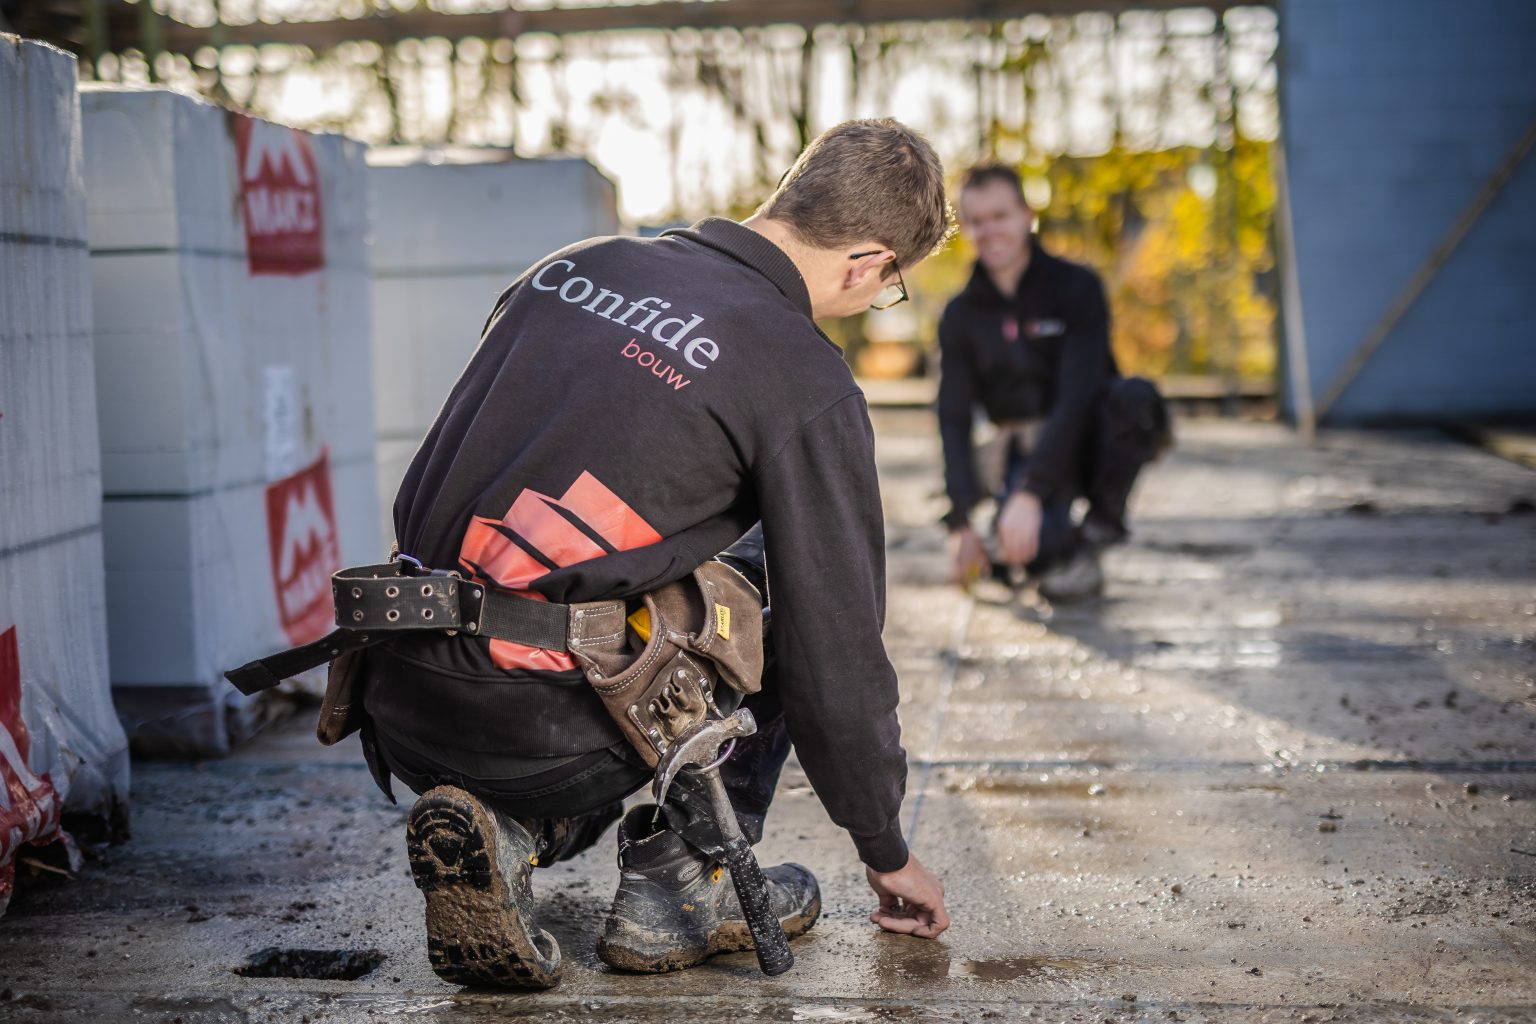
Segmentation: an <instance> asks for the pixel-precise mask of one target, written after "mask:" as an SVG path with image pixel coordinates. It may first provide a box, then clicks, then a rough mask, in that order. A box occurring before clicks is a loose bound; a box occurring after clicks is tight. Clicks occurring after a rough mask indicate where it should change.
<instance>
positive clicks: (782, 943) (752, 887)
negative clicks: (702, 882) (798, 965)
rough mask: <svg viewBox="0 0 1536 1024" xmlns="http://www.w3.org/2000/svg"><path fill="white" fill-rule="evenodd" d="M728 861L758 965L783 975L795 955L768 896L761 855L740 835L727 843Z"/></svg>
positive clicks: (791, 963) (793, 961) (726, 858)
mask: <svg viewBox="0 0 1536 1024" xmlns="http://www.w3.org/2000/svg"><path fill="white" fill-rule="evenodd" d="M725 863H726V865H727V866H728V867H729V868H730V869H731V882H732V883H733V884H734V885H735V886H736V898H737V899H738V900H740V901H741V909H742V912H743V913H744V914H746V915H747V927H748V928H749V929H751V931H752V943H753V945H754V947H756V949H757V964H758V966H759V967H761V968H762V969H763V973H764V974H766V975H768V976H769V977H773V976H774V975H778V974H783V973H784V972H785V971H787V970H789V969H790V968H791V967H793V966H794V965H795V954H793V953H791V952H790V951H789V940H788V939H786V938H785V937H784V929H783V928H781V927H779V919H778V917H777V915H775V914H774V912H773V905H772V901H771V900H770V899H769V897H768V880H767V879H765V878H764V877H763V871H762V869H761V868H760V867H758V866H757V857H756V856H755V855H754V854H753V853H752V846H751V844H749V843H748V842H747V841H746V839H744V838H742V837H740V836H737V837H736V838H735V839H731V840H728V841H727V842H726V844H725Z"/></svg>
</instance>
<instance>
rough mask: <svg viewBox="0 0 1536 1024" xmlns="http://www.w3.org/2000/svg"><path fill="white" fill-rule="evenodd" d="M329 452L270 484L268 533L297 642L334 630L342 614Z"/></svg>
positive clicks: (285, 616)
mask: <svg viewBox="0 0 1536 1024" xmlns="http://www.w3.org/2000/svg"><path fill="white" fill-rule="evenodd" d="M335 509H336V506H335V504H334V503H333V502H332V500H331V460H330V455H329V454H328V453H324V452H322V453H321V455H320V458H319V459H318V460H317V461H316V462H315V463H314V464H313V465H311V466H309V467H308V468H307V469H302V470H300V471H299V472H297V473H295V474H294V475H293V476H290V477H285V478H284V479H282V480H279V481H277V482H276V483H273V484H269V485H268V486H267V539H268V541H270V543H271V550H272V584H273V586H274V587H275V588H276V590H277V613H278V618H279V619H281V620H282V623H283V632H284V633H286V634H288V639H289V641H290V642H292V643H293V644H295V645H299V644H307V643H309V642H310V641H311V640H318V639H320V638H321V637H322V636H324V635H325V634H326V633H329V632H330V631H331V629H332V627H333V624H334V622H335V619H336V609H335V605H334V604H332V603H331V573H333V572H335V571H336V570H337V569H339V568H341V544H340V543H339V542H338V541H337V539H336V511H335Z"/></svg>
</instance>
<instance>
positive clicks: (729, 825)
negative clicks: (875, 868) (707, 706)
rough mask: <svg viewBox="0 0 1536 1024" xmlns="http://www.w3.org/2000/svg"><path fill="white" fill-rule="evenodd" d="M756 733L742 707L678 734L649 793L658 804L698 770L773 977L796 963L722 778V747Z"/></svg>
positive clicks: (762, 963) (760, 957) (763, 962)
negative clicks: (682, 775) (685, 774)
mask: <svg viewBox="0 0 1536 1024" xmlns="http://www.w3.org/2000/svg"><path fill="white" fill-rule="evenodd" d="M756 731H757V722H756V721H754V720H753V718H752V712H750V711H748V710H747V709H746V708H742V709H740V710H739V711H737V712H736V713H735V714H734V715H731V716H730V717H729V718H706V719H705V720H704V721H702V722H700V723H699V724H698V725H695V726H692V727H691V728H689V729H688V730H687V731H685V732H684V733H683V734H682V735H681V736H679V737H678V738H677V740H676V742H674V743H673V744H672V745H671V746H669V747H668V748H667V750H666V753H664V754H662V756H661V761H660V763H659V764H657V765H656V778H655V780H654V781H653V782H652V784H651V792H652V793H653V794H654V795H655V797H656V804H657V806H660V805H661V804H662V803H664V802H665V801H666V799H667V790H669V789H671V788H672V782H673V780H675V779H676V778H677V773H678V772H680V771H681V770H682V769H683V768H684V767H685V766H686V765H690V764H691V765H695V766H697V769H698V770H697V772H696V774H698V775H699V776H700V778H702V779H703V781H704V788H705V791H706V792H707V793H708V795H709V807H710V816H711V817H713V818H714V819H715V828H716V829H717V830H718V831H719V833H720V845H721V847H722V848H723V850H724V856H725V863H726V866H727V867H729V868H730V869H731V884H732V885H734V886H735V887H736V898H737V899H738V900H740V901H741V909H742V912H743V913H744V914H746V916H747V928H748V929H750V930H751V932H752V944H753V946H754V947H755V948H756V950H757V963H758V966H759V967H761V968H762V969H763V973H764V974H766V975H769V976H770V977H772V976H774V975H777V974H783V973H784V972H785V971H787V970H789V969H790V968H791V967H793V966H794V964H795V955H794V954H793V953H791V952H790V951H789V940H788V939H786V938H785V937H784V929H782V928H780V927H779V919H778V917H777V916H776V915H775V914H774V913H773V907H772V906H771V905H770V901H769V899H768V882H767V880H766V879H764V878H763V872H762V869H761V868H760V867H758V864H757V857H756V856H755V855H754V854H753V853H752V844H750V843H748V842H747V838H746V836H744V835H742V834H741V823H740V822H738V821H737V820H736V811H735V809H734V808H732V807H731V800H730V797H729V796H727V795H726V792H725V783H724V782H723V781H721V779H720V761H722V760H723V758H721V757H720V748H721V747H722V746H724V745H725V744H726V743H727V742H729V741H732V740H735V739H737V738H738V737H742V736H751V735H752V734H753V733H755V732H756Z"/></svg>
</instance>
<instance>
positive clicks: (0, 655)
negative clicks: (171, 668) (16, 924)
mask: <svg viewBox="0 0 1536 1024" xmlns="http://www.w3.org/2000/svg"><path fill="white" fill-rule="evenodd" d="M0 126H3V131H4V140H3V144H0V908H3V906H4V903H5V901H6V899H7V897H8V893H9V882H10V872H11V871H12V869H13V868H14V863H13V858H14V857H15V855H16V853H17V849H18V847H19V846H20V845H21V844H22V843H24V842H37V843H41V842H48V841H50V840H51V839H54V838H57V837H58V835H59V833H58V831H57V830H58V826H59V822H60V817H61V811H62V812H64V813H68V814H70V815H71V816H72V818H73V817H78V818H79V820H80V821H81V822H82V823H83V824H85V825H86V827H89V828H90V829H91V830H92V831H93V832H100V833H103V834H105V833H110V832H112V831H115V830H116V828H117V827H118V826H120V825H121V824H122V823H123V822H125V821H126V816H127V802H128V747H127V740H126V738H125V736H124V734H123V729H122V726H121V725H120V724H119V722H118V719H117V715H116V713H115V712H114V710H113V706H112V695H111V690H110V688H109V684H108V676H107V636H106V601H105V596H104V595H105V581H104V576H103V570H102V538H101V468H100V467H101V460H100V453H99V450H98V447H97V423H96V401H95V371H94V366H93V357H92V345H91V305H90V287H89V283H88V280H89V274H88V254H87V251H86V241H85V238H86V231H85V188H84V181H83V177H82V172H81V143H80V106H79V101H78V97H77V94H76V91H75V60H74V58H73V57H71V56H69V55H68V54H66V53H63V52H62V51H59V50H56V49H53V48H52V47H49V46H47V45H44V44H41V43H34V42H30V41H23V40H20V39H18V38H16V37H15V36H4V35H0Z"/></svg>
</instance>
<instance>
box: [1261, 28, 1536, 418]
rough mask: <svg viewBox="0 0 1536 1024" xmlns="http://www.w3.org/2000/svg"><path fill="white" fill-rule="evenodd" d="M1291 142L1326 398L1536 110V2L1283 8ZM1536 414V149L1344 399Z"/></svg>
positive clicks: (1433, 413) (1457, 412) (1304, 266)
mask: <svg viewBox="0 0 1536 1024" xmlns="http://www.w3.org/2000/svg"><path fill="white" fill-rule="evenodd" d="M1280 27H1281V40H1282V42H1281V45H1282V50H1281V60H1282V73H1281V77H1280V82H1281V85H1280V90H1281V96H1280V100H1281V116H1282V120H1283V142H1284V145H1285V151H1286V163H1287V168H1288V173H1289V179H1290V194H1291V209H1292V218H1293V223H1294V227H1295V237H1296V262H1297V278H1298V281H1297V283H1298V285H1299V287H1300V290H1301V300H1302V309H1303V316H1304V319H1305V326H1306V336H1307V350H1308V352H1307V354H1308V360H1309V362H1310V368H1311V374H1312V385H1313V390H1314V396H1315V397H1316V396H1320V395H1321V394H1322V392H1323V391H1324V390H1325V389H1326V388H1327V387H1328V385H1329V383H1330V382H1331V381H1332V380H1333V378H1334V375H1335V374H1336V373H1337V372H1338V371H1339V370H1340V369H1341V368H1342V367H1343V366H1344V364H1345V363H1346V362H1347V361H1348V360H1349V358H1350V355H1351V353H1352V352H1353V351H1354V349H1355V347H1356V346H1357V345H1358V344H1359V342H1360V340H1361V339H1362V338H1364V337H1365V335H1366V333H1367V332H1368V331H1370V329H1371V328H1372V326H1373V325H1374V324H1375V323H1376V321H1377V320H1378V319H1379V318H1380V317H1381V315H1382V314H1383V313H1384V312H1385V311H1386V309H1387V307H1388V306H1389V305H1390V304H1391V303H1392V301H1393V300H1394V299H1395V298H1396V296H1397V294H1398V293H1399V292H1400V291H1401V290H1402V289H1403V288H1404V287H1405V286H1406V285H1407V284H1408V282H1409V281H1410V280H1411V279H1412V278H1413V276H1414V274H1415V273H1416V272H1417V271H1418V269H1419V267H1420V266H1421V265H1422V264H1423V263H1424V261H1425V260H1426V259H1427V258H1428V257H1429V255H1430V253H1431V252H1432V251H1433V249H1434V247H1435V245H1436V244H1437V243H1438V242H1439V240H1440V239H1441V237H1442V236H1443V235H1444V234H1445V233H1446V232H1447V231H1448V230H1449V229H1450V227H1451V226H1452V224H1453V223H1454V222H1455V221H1456V219H1457V217H1458V216H1459V215H1460V214H1461V211H1462V210H1463V208H1465V206H1466V205H1467V204H1468V203H1469V202H1470V201H1471V200H1472V199H1473V197H1474V196H1475V195H1476V194H1477V193H1478V191H1479V190H1480V189H1481V188H1482V185H1483V182H1484V181H1485V180H1486V179H1487V178H1488V176H1489V175H1490V174H1492V173H1493V171H1494V169H1495V168H1496V167H1497V166H1498V165H1499V163H1500V162H1501V161H1502V160H1503V158H1504V156H1505V154H1506V153H1507V152H1508V151H1509V150H1510V148H1511V147H1512V146H1513V145H1514V144H1515V142H1516V141H1517V140H1518V139H1519V138H1520V136H1521V134H1522V133H1523V132H1524V131H1525V130H1526V127H1527V125H1529V124H1530V122H1531V119H1532V118H1533V117H1536V0H1281V3H1280ZM1508 413H1527V414H1536V154H1533V155H1532V156H1531V157H1528V158H1527V160H1526V162H1525V163H1524V164H1523V165H1522V166H1521V167H1520V169H1519V170H1518V171H1517V172H1516V175H1515V177H1514V179H1513V180H1511V181H1510V182H1509V184H1508V185H1507V186H1506V187H1505V189H1504V191H1503V192H1502V193H1501V194H1500V195H1499V197H1498V198H1497V199H1496V200H1495V201H1494V203H1493V204H1492V205H1491V206H1490V207H1489V208H1488V210H1487V211H1486V212H1485V213H1484V215H1483V217H1482V219H1481V221H1479V222H1478V224H1477V225H1476V226H1474V227H1473V229H1472V230H1471V232H1470V233H1469V234H1468V235H1467V236H1466V238H1465V239H1464V240H1463V242H1462V244H1461V247H1460V248H1459V249H1458V250H1457V251H1456V253H1455V254H1454V255H1453V256H1452V257H1451V259H1450V260H1449V261H1448V262H1447V263H1446V264H1445V265H1444V266H1443V267H1442V269H1441V271H1440V273H1439V274H1438V276H1437V277H1436V278H1435V279H1434V280H1433V281H1432V282H1431V283H1430V285H1429V286H1428V287H1427V288H1426V289H1425V290H1424V291H1423V292H1422V293H1421V294H1420V296H1419V298H1418V299H1417V301H1416V302H1415V303H1414V305H1413V306H1412V307H1411V308H1410V309H1409V311H1408V313H1407V314H1406V315H1405V316H1404V317H1403V318H1402V320H1400V321H1399V322H1398V325H1397V327H1396V328H1395V329H1394V330H1393V331H1392V333H1391V334H1390V335H1389V336H1388V338H1387V340H1386V342H1385V343H1384V344H1383V345H1382V347H1381V348H1380V349H1379V350H1378V351H1377V354H1376V355H1375V356H1374V357H1373V358H1372V359H1371V361H1370V363H1368V364H1367V365H1366V367H1365V369H1364V370H1363V371H1362V372H1361V373H1360V374H1359V376H1357V377H1356V378H1355V380H1354V382H1353V383H1352V384H1351V385H1350V387H1349V388H1348V390H1346V391H1345V392H1344V394H1343V396H1342V397H1341V398H1340V400H1339V401H1338V403H1337V404H1336V405H1335V406H1334V408H1333V411H1332V413H1331V415H1330V417H1329V418H1330V419H1331V420H1333V421H1335V422H1350V421H1355V422H1361V421H1372V420H1391V419H1436V418H1454V417H1465V416H1478V415H1495V414H1508Z"/></svg>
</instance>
